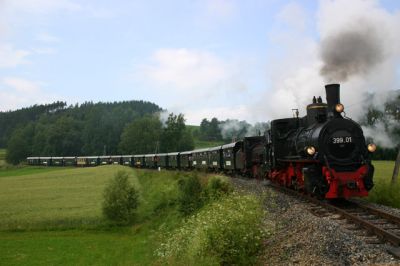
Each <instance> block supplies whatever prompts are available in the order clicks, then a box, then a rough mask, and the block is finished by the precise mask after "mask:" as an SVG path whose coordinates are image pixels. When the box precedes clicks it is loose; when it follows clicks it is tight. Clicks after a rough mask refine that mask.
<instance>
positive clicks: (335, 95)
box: [325, 84, 340, 117]
mask: <svg viewBox="0 0 400 266" xmlns="http://www.w3.org/2000/svg"><path fill="white" fill-rule="evenodd" d="M325 91H326V103H327V104H328V117H332V116H335V115H336V112H335V111H334V110H335V106H336V104H338V103H340V84H328V85H325Z"/></svg>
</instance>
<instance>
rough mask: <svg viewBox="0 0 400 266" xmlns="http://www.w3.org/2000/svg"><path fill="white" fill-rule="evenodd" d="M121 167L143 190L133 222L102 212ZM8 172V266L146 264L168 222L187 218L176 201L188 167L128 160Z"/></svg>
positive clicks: (0, 212) (3, 229)
mask: <svg viewBox="0 0 400 266" xmlns="http://www.w3.org/2000/svg"><path fill="white" fill-rule="evenodd" d="M50 169H51V170H50ZM120 170H124V171H127V172H128V173H129V174H130V179H131V181H132V182H134V183H136V185H137V186H139V187H140V191H141V192H142V193H141V205H140V207H139V209H138V211H137V212H138V214H137V219H138V221H137V223H135V225H134V226H130V227H115V226H111V225H109V224H108V223H107V222H106V221H105V220H104V219H103V217H102V214H101V203H102V194H103V190H104V187H105V185H106V184H107V182H108V181H109V179H110V178H112V177H113V176H114V174H115V173H116V172H118V171H120ZM29 171H30V173H29ZM5 172H6V173H5ZM0 173H1V175H2V177H1V178H0V239H1V241H0V265H15V264H17V265H39V264H40V265H43V264H57V265H76V264H79V265H88V264H91V265H93V264H96V265H115V264H118V265H125V264H126V265H135V264H136V265H146V264H150V263H151V262H153V261H154V260H155V258H154V254H153V253H154V250H155V248H157V247H158V244H157V238H158V237H159V234H160V233H159V228H160V226H161V225H163V224H165V225H166V226H164V227H163V228H164V230H169V228H173V227H174V226H175V225H177V224H179V222H180V219H179V217H178V214H177V212H176V211H175V210H174V209H173V208H170V209H169V206H168V203H170V202H172V201H173V200H174V198H175V195H176V193H175V188H176V186H175V184H176V180H177V179H178V178H180V177H181V176H182V174H181V173H175V172H166V171H162V172H156V171H148V170H140V171H139V170H134V169H131V168H128V167H123V166H100V167H93V168H69V169H68V168H40V167H34V168H32V169H31V168H29V167H26V168H22V169H12V170H8V171H3V172H0ZM18 173H19V174H21V175H17V174H18ZM184 174H185V175H187V173H184Z"/></svg>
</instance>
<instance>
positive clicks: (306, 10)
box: [0, 0, 400, 124]
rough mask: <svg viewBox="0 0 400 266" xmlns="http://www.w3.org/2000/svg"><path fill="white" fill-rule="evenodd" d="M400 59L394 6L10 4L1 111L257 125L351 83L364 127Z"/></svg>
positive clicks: (349, 92) (4, 20)
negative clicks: (91, 112) (149, 115)
mask: <svg viewBox="0 0 400 266" xmlns="http://www.w3.org/2000/svg"><path fill="white" fill-rule="evenodd" d="M357 36H358V37H357ZM361 44H363V45H361ZM364 44H365V45H364ZM399 49H400V1H395V0H393V1H389V0H385V1H372V0H371V1H363V0H352V1H346V0H335V1H333V0H321V1H314V0H303V1H283V0H282V1H279V0H263V1H262V0H249V1H239V0H202V1H200V0H191V1H183V0H182V1H175V0H171V1H160V0H159V1H154V0H147V1H135V0H133V1H132V0H131V1H128V0H113V1H104V0H103V1H102V0H100V1H99V0H96V1H95V0H0V111H8V110H15V109H18V108H22V107H27V106H31V105H34V104H44V103H51V102H53V101H57V100H61V101H66V102H67V103H68V104H75V103H83V102H85V101H93V102H98V101H103V102H113V101H122V100H146V101H151V102H154V103H156V104H158V105H159V106H160V107H162V108H163V109H166V110H167V111H168V112H174V113H183V114H184V115H185V117H186V119H187V123H188V124H199V123H200V122H201V120H202V119H203V118H212V117H217V118H219V119H223V120H224V119H227V118H233V119H240V120H243V119H244V120H247V121H249V122H251V123H255V122H263V121H269V120H271V119H275V118H282V117H284V116H291V115H292V109H293V108H298V109H299V110H300V114H302V115H304V110H305V105H306V104H308V103H310V101H311V99H312V96H314V95H317V96H318V95H322V96H324V85H325V84H327V83H331V82H340V83H341V86H342V102H343V103H344V105H345V107H346V106H349V107H351V108H349V109H346V110H347V111H348V112H349V114H350V115H352V114H353V115H355V116H357V115H359V114H360V113H361V112H362V109H363V106H362V104H361V105H360V102H361V101H362V100H363V97H362V96H361V95H365V94H366V92H375V93H376V92H378V94H379V92H383V91H387V90H394V89H399V88H400V87H399V83H400V60H399V58H400V56H399V55H400V50H399ZM371 55H373V56H371ZM321 69H325V70H327V69H328V72H329V73H328V74H327V72H326V71H325V72H324V71H321ZM343 69H345V74H343V73H344V72H343V71H344V70H343ZM376 104H377V105H379V104H380V102H379V99H377V101H376Z"/></svg>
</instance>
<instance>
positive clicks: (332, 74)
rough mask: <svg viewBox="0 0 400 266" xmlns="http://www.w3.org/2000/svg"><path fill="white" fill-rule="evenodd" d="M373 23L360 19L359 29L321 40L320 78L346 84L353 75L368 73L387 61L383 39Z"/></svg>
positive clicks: (347, 30)
mask: <svg viewBox="0 0 400 266" xmlns="http://www.w3.org/2000/svg"><path fill="white" fill-rule="evenodd" d="M368 24H371V22H369V21H366V20H364V19H363V20H360V22H359V23H358V25H360V26H359V28H353V29H350V30H349V29H347V28H346V29H343V30H344V31H342V32H338V33H334V34H332V35H328V36H327V37H326V38H325V39H323V40H322V41H321V59H322V61H323V66H322V68H321V72H320V73H321V75H322V76H323V77H324V78H325V80H326V81H327V82H337V81H339V82H344V81H347V79H348V78H350V77H351V76H353V75H365V74H368V73H369V72H370V71H371V69H373V68H374V67H375V66H376V65H378V64H379V63H381V62H382V61H384V59H385V51H384V49H385V47H384V46H383V45H382V42H383V40H384V36H382V33H380V32H379V31H378V30H377V29H376V28H375V27H376V26H374V25H368Z"/></svg>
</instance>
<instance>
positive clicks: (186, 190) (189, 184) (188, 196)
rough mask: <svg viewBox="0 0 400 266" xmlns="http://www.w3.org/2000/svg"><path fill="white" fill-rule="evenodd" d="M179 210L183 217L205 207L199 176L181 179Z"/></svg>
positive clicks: (179, 184)
mask: <svg viewBox="0 0 400 266" xmlns="http://www.w3.org/2000/svg"><path fill="white" fill-rule="evenodd" d="M178 188H179V196H178V205H179V206H178V209H179V212H181V213H182V214H183V215H188V214H191V213H193V212H194V211H195V210H197V209H198V208H200V207H201V206H202V205H203V198H202V187H201V184H200V181H199V179H198V178H197V176H194V175H190V176H187V177H184V178H181V179H179V181H178Z"/></svg>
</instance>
